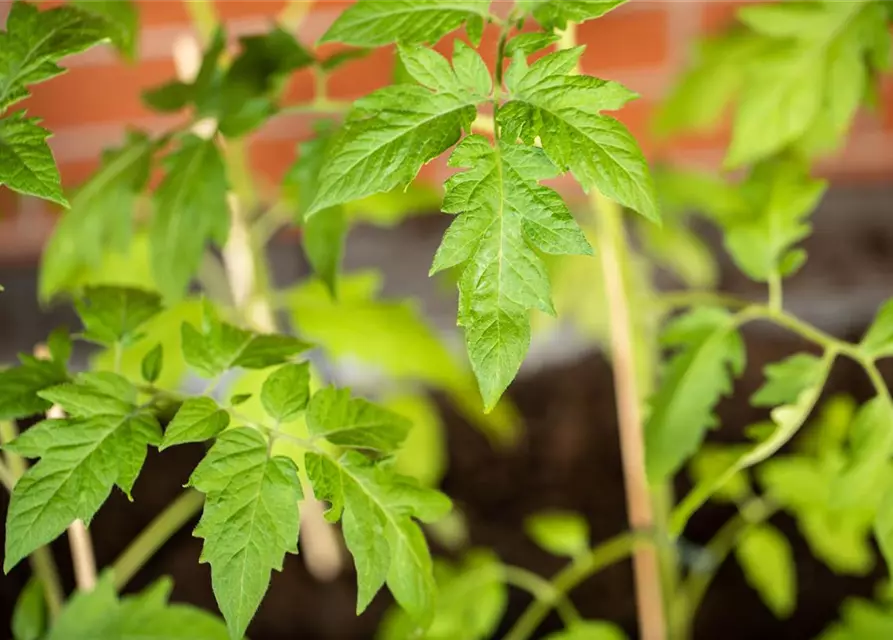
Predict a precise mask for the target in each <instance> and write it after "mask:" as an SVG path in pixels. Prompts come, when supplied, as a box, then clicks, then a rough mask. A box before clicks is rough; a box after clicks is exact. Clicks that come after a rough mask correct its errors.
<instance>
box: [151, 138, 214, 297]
mask: <svg viewBox="0 0 893 640" xmlns="http://www.w3.org/2000/svg"><path fill="white" fill-rule="evenodd" d="M165 165H166V168H167V175H166V176H165V177H164V179H163V180H162V181H161V184H160V185H158V188H157V189H156V190H155V193H154V196H153V202H154V209H155V211H154V215H153V216H152V221H151V226H150V231H149V237H150V239H151V243H152V269H153V272H154V274H155V278H156V281H157V283H158V285H159V287H161V289H162V291H163V292H164V293H165V295H166V296H170V297H177V296H179V295H181V294H182V293H183V290H184V289H185V288H186V286H187V285H188V284H189V281H190V280H191V278H192V276H193V274H194V273H195V272H196V270H197V269H198V266H199V263H200V262H201V257H202V254H203V253H204V251H205V248H206V245H207V244H208V242H209V241H210V242H213V243H214V244H216V245H217V246H223V244H224V243H225V242H226V238H227V235H228V234H229V225H230V216H229V208H228V207H227V203H226V193H227V190H228V185H227V179H226V170H225V168H224V166H223V160H222V158H221V157H220V152H219V151H218V149H217V145H216V144H215V143H214V141H213V140H203V139H201V138H198V137H196V136H194V135H187V136H185V137H184V138H182V140H181V142H180V145H179V147H178V148H177V149H176V150H175V151H173V152H172V153H170V154H169V155H168V156H167V157H166V158H165Z"/></svg>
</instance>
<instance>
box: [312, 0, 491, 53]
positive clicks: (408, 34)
mask: <svg viewBox="0 0 893 640" xmlns="http://www.w3.org/2000/svg"><path fill="white" fill-rule="evenodd" d="M489 4H490V0H359V2H357V3H356V4H354V5H353V6H351V7H349V8H348V9H347V10H346V11H344V12H343V13H342V14H341V15H340V16H338V19H337V20H335V22H334V24H332V26H331V27H329V30H328V31H326V33H325V34H324V35H323V37H322V38H321V39H320V42H333V41H334V42H343V43H345V44H352V45H355V46H358V47H377V46H380V45H383V44H388V43H391V42H401V43H404V44H421V43H423V42H426V43H430V44H434V43H435V42H437V41H438V40H440V38H442V37H443V36H445V35H446V34H448V33H449V32H451V31H454V30H455V29H458V28H459V27H461V26H462V25H463V24H466V23H467V30H468V34H469V36H470V37H471V39H472V40H480V34H481V31H482V30H483V26H484V20H485V19H487V17H488V12H487V7H488V6H489Z"/></svg>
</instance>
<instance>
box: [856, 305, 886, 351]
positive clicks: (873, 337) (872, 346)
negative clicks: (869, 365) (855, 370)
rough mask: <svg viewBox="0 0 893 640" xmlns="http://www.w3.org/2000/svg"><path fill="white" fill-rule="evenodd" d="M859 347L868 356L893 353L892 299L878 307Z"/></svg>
mask: <svg viewBox="0 0 893 640" xmlns="http://www.w3.org/2000/svg"><path fill="white" fill-rule="evenodd" d="M859 348H860V349H861V350H862V351H863V352H864V353H865V354H866V355H867V356H868V357H870V358H885V357H887V356H891V355H893V300H888V301H887V302H885V303H884V304H883V305H882V306H881V308H880V309H878V312H877V315H876V316H875V318H874V322H872V323H871V326H870V327H869V328H868V331H867V332H866V333H865V337H863V338H862V342H861V343H860V344H859Z"/></svg>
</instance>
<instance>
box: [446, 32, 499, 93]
mask: <svg viewBox="0 0 893 640" xmlns="http://www.w3.org/2000/svg"><path fill="white" fill-rule="evenodd" d="M453 68H454V69H455V71H456V79H457V80H458V81H459V84H460V85H461V86H463V87H464V88H465V89H468V90H469V91H471V92H472V93H474V94H476V95H478V96H480V97H481V98H487V97H489V96H490V93H491V92H492V91H493V79H492V78H491V77H490V70H489V69H488V68H487V63H485V62H484V59H483V58H481V55H480V54H479V53H478V52H477V51H475V50H474V49H472V48H471V47H469V46H468V45H467V44H465V43H464V42H462V41H461V40H456V43H455V46H454V47H453Z"/></svg>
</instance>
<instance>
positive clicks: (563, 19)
mask: <svg viewBox="0 0 893 640" xmlns="http://www.w3.org/2000/svg"><path fill="white" fill-rule="evenodd" d="M624 2H626V0H520V1H519V2H518V5H519V6H520V7H521V8H523V9H524V10H525V11H528V12H530V13H532V14H533V17H534V18H536V21H537V22H539V23H540V25H541V26H542V27H543V29H545V30H547V31H551V30H552V29H565V28H566V27H567V23H568V22H586V21H587V20H593V19H595V18H600V17H602V16H603V15H605V14H606V13H608V12H609V11H611V10H612V9H615V8H617V7H619V6H620V5H622V4H623V3H624Z"/></svg>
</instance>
